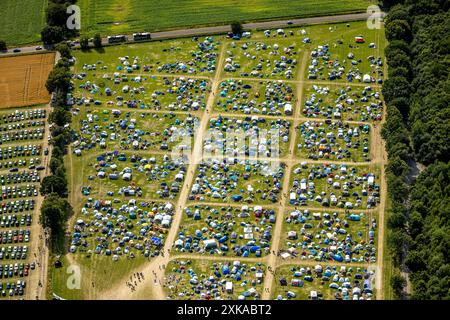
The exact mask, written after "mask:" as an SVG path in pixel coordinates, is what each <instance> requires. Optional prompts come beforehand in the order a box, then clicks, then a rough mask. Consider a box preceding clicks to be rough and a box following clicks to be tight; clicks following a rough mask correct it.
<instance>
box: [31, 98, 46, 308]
mask: <svg viewBox="0 0 450 320" xmlns="http://www.w3.org/2000/svg"><path fill="white" fill-rule="evenodd" d="M45 110H46V113H47V119H48V116H49V114H50V111H51V108H50V105H47V106H46V107H45ZM49 131H50V129H49V127H48V121H46V124H45V131H44V137H43V142H42V165H43V166H45V168H46V169H45V171H43V173H44V174H43V175H42V176H41V181H42V179H44V177H46V176H48V175H49V174H50V170H49V165H50V158H51V152H52V147H51V145H50V144H49V143H48V137H49V134H50V132H49ZM45 148H48V150H49V153H48V155H47V156H46V155H44V150H45ZM38 187H39V186H38ZM43 201H44V196H43V195H41V194H40V193H39V194H38V196H37V197H36V200H35V210H34V212H33V220H32V225H31V228H30V234H31V237H32V238H31V239H32V241H31V244H30V258H31V259H33V261H35V262H36V269H35V270H31V273H30V275H29V278H28V281H27V282H28V283H27V288H26V293H25V297H26V299H27V300H35V299H36V300H44V299H45V298H46V284H47V267H48V258H49V251H48V243H47V238H46V234H45V232H44V229H43V228H42V226H41V224H40V223H39V216H40V213H41V206H42V202H43Z"/></svg>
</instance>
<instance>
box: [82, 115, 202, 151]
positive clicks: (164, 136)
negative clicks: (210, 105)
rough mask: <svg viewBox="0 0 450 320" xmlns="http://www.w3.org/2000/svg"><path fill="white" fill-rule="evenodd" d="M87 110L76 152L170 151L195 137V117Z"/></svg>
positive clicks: (196, 118) (197, 119)
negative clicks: (94, 149)
mask: <svg viewBox="0 0 450 320" xmlns="http://www.w3.org/2000/svg"><path fill="white" fill-rule="evenodd" d="M109 113H110V111H109V110H103V112H102V114H99V112H98V111H96V110H95V111H93V112H91V111H89V110H88V111H87V113H86V118H84V119H82V120H81V125H80V130H79V131H78V132H76V133H75V136H74V140H75V145H76V147H77V149H79V150H80V151H81V150H90V149H93V148H96V147H97V146H98V147H99V148H102V149H111V148H116V147H118V148H120V149H123V150H127V149H133V150H157V149H161V150H168V151H170V150H172V148H173V146H175V145H178V144H180V143H181V142H182V141H184V139H185V138H186V137H192V136H193V135H194V127H195V124H196V123H197V122H198V121H199V118H198V117H195V116H192V115H186V116H185V115H175V114H158V113H149V112H140V113H138V112H126V113H124V114H122V112H121V111H120V110H112V114H113V118H112V119H111V118H110V116H109Z"/></svg>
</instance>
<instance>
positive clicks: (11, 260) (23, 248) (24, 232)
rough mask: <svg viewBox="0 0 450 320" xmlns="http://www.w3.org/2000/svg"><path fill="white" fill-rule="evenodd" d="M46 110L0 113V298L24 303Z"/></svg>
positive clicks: (31, 259) (43, 151)
mask: <svg viewBox="0 0 450 320" xmlns="http://www.w3.org/2000/svg"><path fill="white" fill-rule="evenodd" d="M46 118H47V110H46V109H45V108H44V107H41V108H40V107H36V108H22V109H4V110H1V111H0V138H1V141H0V184H1V198H2V199H1V204H0V299H1V298H2V299H18V298H24V296H25V294H26V288H27V282H28V279H29V276H30V274H31V273H32V272H35V269H36V259H35V258H36V256H35V252H32V250H31V249H32V241H35V239H34V237H37V236H38V235H37V234H35V232H34V231H33V230H35V227H34V226H35V224H36V222H37V221H38V219H39V216H38V213H37V211H36V210H37V208H36V199H37V197H38V195H39V188H40V181H41V179H42V176H43V173H44V170H46V167H45V166H44V163H45V162H44V157H46V156H47V155H48V150H47V148H44V147H43V146H44V142H45V141H44V138H45V130H47V125H46Z"/></svg>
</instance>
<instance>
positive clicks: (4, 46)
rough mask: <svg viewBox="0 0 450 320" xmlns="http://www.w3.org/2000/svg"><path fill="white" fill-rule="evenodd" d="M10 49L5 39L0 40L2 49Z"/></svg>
mask: <svg viewBox="0 0 450 320" xmlns="http://www.w3.org/2000/svg"><path fill="white" fill-rule="evenodd" d="M6 50H8V47H7V46H6V42H5V41H3V40H0V51H6Z"/></svg>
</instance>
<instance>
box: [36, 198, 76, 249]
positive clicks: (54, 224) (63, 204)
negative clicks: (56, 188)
mask: <svg viewBox="0 0 450 320" xmlns="http://www.w3.org/2000/svg"><path fill="white" fill-rule="evenodd" d="M72 214H73V209H72V207H71V206H70V203H69V202H68V201H67V200H65V199H62V198H60V197H59V196H58V195H57V194H54V193H53V194H50V195H49V196H47V197H46V198H45V199H44V201H43V203H42V206H41V215H40V216H39V222H40V223H41V225H42V226H43V227H44V228H49V229H50V236H51V240H52V242H53V243H54V244H57V243H58V242H63V237H64V232H65V229H66V228H65V225H66V221H67V219H68V218H69V217H70V215H72ZM54 247H55V248H57V247H58V246H56V245H55V246H54ZM61 247H62V246H61ZM61 247H60V248H61ZM61 249H62V248H61Z"/></svg>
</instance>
